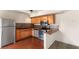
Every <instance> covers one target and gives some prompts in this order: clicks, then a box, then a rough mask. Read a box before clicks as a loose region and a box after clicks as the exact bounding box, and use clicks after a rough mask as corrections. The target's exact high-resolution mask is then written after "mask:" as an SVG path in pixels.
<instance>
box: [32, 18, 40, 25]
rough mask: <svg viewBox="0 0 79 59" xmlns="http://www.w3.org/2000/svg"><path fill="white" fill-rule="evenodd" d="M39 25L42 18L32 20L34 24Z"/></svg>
mask: <svg viewBox="0 0 79 59" xmlns="http://www.w3.org/2000/svg"><path fill="white" fill-rule="evenodd" d="M37 23H40V18H39V17H35V18H32V24H37Z"/></svg>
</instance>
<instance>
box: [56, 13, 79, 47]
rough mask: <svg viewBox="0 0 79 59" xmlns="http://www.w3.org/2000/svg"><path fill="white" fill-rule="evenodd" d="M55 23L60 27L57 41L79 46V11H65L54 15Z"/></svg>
mask: <svg viewBox="0 0 79 59" xmlns="http://www.w3.org/2000/svg"><path fill="white" fill-rule="evenodd" d="M56 23H57V24H59V27H60V34H61V35H60V38H59V39H58V41H61V42H65V43H68V44H72V45H76V46H79V11H66V12H65V13H63V14H57V15H56Z"/></svg>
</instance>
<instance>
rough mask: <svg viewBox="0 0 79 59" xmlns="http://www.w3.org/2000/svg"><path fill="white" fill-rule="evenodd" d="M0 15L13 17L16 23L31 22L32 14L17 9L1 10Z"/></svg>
mask: <svg viewBox="0 0 79 59" xmlns="http://www.w3.org/2000/svg"><path fill="white" fill-rule="evenodd" d="M0 17H3V18H9V19H13V20H15V21H16V23H31V19H30V16H28V15H27V14H24V13H21V12H17V11H10V10H9V11H7V10H3V11H2V10H0Z"/></svg>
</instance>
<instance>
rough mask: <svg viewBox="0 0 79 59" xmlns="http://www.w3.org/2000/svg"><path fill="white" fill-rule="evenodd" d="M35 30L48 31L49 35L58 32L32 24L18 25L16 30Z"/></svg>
mask: <svg viewBox="0 0 79 59" xmlns="http://www.w3.org/2000/svg"><path fill="white" fill-rule="evenodd" d="M28 28H33V29H34V30H47V32H46V33H47V34H50V35H51V34H52V33H54V32H57V31H58V29H50V28H42V27H41V26H40V25H33V24H31V23H17V24H16V29H28Z"/></svg>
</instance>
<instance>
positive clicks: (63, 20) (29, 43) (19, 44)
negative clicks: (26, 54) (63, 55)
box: [0, 10, 79, 49]
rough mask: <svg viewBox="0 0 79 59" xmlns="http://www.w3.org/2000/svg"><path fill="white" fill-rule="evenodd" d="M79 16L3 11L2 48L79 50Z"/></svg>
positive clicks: (0, 21) (0, 14) (61, 12)
mask: <svg viewBox="0 0 79 59" xmlns="http://www.w3.org/2000/svg"><path fill="white" fill-rule="evenodd" d="M78 15H79V11H67V10H1V11H0V31H1V32H0V48H1V49H78V48H79V43H78V42H79V41H78V34H79V31H78V29H79V28H78V25H79V23H78V22H79V21H78V20H77V19H78V17H79V16H78ZM75 19H76V20H75ZM75 35H76V36H75ZM75 38H76V39H75Z"/></svg>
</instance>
